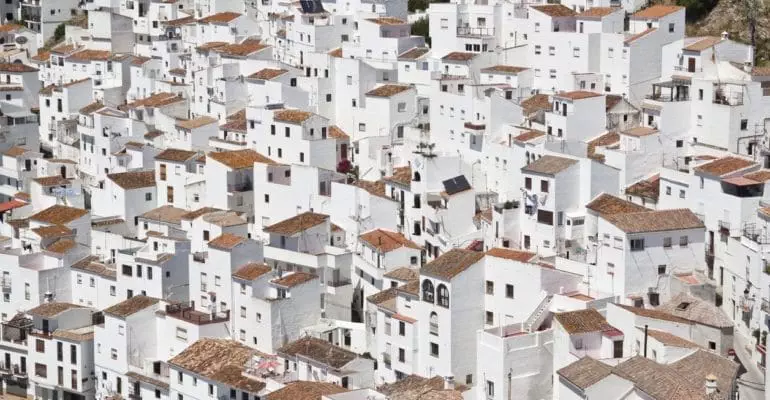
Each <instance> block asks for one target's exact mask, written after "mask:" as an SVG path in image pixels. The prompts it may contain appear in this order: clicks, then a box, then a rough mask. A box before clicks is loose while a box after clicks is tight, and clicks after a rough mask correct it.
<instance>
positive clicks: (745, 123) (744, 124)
mask: <svg viewBox="0 0 770 400" xmlns="http://www.w3.org/2000/svg"><path fill="white" fill-rule="evenodd" d="M748 129H749V120H747V119H742V120H741V130H742V131H745V130H748Z"/></svg>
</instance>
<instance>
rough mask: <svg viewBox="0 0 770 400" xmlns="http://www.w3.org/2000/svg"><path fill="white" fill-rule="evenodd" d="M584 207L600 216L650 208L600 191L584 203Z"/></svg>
mask: <svg viewBox="0 0 770 400" xmlns="http://www.w3.org/2000/svg"><path fill="white" fill-rule="evenodd" d="M586 208H587V209H589V210H591V211H594V212H596V213H598V214H600V215H602V216H606V215H614V214H623V213H631V212H643V211H650V209H648V208H646V207H642V206H640V205H638V204H634V203H632V202H630V201H626V200H623V199H621V198H620V197H616V196H613V195H611V194H608V193H602V194H600V195H598V196H596V197H595V198H594V199H593V200H591V202H590V203H588V204H586Z"/></svg>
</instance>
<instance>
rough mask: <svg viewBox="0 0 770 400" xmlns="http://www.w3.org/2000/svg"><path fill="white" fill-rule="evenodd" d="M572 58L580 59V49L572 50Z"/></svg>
mask: <svg viewBox="0 0 770 400" xmlns="http://www.w3.org/2000/svg"><path fill="white" fill-rule="evenodd" d="M572 56H573V57H575V58H580V47H575V48H574V49H572Z"/></svg>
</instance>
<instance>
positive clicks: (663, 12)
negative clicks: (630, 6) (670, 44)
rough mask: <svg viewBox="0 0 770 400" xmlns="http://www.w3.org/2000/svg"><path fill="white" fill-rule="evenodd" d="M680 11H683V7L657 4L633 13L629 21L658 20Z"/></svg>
mask: <svg viewBox="0 0 770 400" xmlns="http://www.w3.org/2000/svg"><path fill="white" fill-rule="evenodd" d="M680 10H684V7H680V6H668V5H660V4H657V5H654V6H651V7H647V8H645V9H644V10H640V11H637V12H635V13H634V14H632V15H631V19H658V18H662V17H665V16H667V15H669V14H673V13H675V12H677V11H680Z"/></svg>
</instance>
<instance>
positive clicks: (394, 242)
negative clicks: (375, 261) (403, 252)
mask: <svg viewBox="0 0 770 400" xmlns="http://www.w3.org/2000/svg"><path fill="white" fill-rule="evenodd" d="M359 239H360V240H361V241H362V242H364V243H366V244H368V245H369V246H370V247H372V248H374V249H376V250H377V251H379V252H380V253H388V252H391V251H393V250H397V249H400V248H402V247H408V248H410V249H420V246H418V245H417V244H416V243H414V242H412V241H411V240H409V239H407V238H406V237H405V236H404V235H402V234H401V233H398V232H391V231H387V230H384V229H375V230H373V231H370V232H367V233H364V234H363V235H361V236H359Z"/></svg>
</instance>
